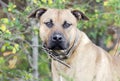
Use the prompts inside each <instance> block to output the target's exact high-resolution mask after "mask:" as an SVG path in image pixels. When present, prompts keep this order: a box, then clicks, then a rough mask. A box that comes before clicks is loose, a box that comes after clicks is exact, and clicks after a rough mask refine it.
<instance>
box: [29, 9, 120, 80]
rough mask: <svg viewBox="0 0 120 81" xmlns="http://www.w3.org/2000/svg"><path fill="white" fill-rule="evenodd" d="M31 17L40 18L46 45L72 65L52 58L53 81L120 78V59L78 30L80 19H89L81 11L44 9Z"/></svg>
mask: <svg viewBox="0 0 120 81" xmlns="http://www.w3.org/2000/svg"><path fill="white" fill-rule="evenodd" d="M29 17H30V18H38V19H39V20H40V37H41V39H42V41H43V43H44V46H45V48H47V49H49V50H51V51H54V52H52V53H53V55H54V56H55V57H56V58H57V57H58V59H59V60H62V61H64V62H65V63H66V64H68V65H69V66H70V68H69V67H66V66H65V65H64V64H61V63H60V62H58V61H56V60H54V59H53V60H52V63H51V65H52V76H53V81H120V58H117V57H113V56H110V55H109V54H108V53H107V52H106V51H104V50H103V49H102V48H100V47H98V46H96V45H95V44H93V43H92V42H91V41H90V40H89V38H88V37H87V36H86V34H85V33H83V32H82V31H79V29H77V21H78V20H80V19H81V20H88V18H87V17H86V16H85V15H84V14H83V13H82V12H80V11H78V10H68V9H63V10H59V9H44V8H41V9H38V10H36V11H34V12H33V13H31V14H30V15H29ZM63 51H65V52H63ZM54 53H55V54H54ZM60 55H61V56H62V57H61V56H60ZM63 56H65V57H63Z"/></svg>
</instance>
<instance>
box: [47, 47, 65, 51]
mask: <svg viewBox="0 0 120 81" xmlns="http://www.w3.org/2000/svg"><path fill="white" fill-rule="evenodd" d="M48 49H50V50H66V49H67V48H65V47H59V46H55V47H48Z"/></svg>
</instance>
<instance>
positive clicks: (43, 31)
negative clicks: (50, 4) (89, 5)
mask: <svg viewBox="0 0 120 81" xmlns="http://www.w3.org/2000/svg"><path fill="white" fill-rule="evenodd" d="M29 17H32V18H35V17H36V18H38V19H39V20H40V37H41V40H42V41H43V43H44V44H45V46H46V47H47V48H48V49H51V50H65V49H67V48H69V47H70V45H72V43H73V42H74V40H75V35H76V27H77V21H78V20H80V19H83V20H88V18H87V17H86V16H85V15H84V14H83V13H82V12H80V11H77V10H73V11H71V10H68V9H64V10H59V9H44V8H41V9H38V10H36V11H34V12H33V13H31V14H30V16H29Z"/></svg>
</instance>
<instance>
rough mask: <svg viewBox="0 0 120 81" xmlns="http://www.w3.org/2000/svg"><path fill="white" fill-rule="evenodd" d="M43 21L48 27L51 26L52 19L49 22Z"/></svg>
mask: <svg viewBox="0 0 120 81" xmlns="http://www.w3.org/2000/svg"><path fill="white" fill-rule="evenodd" d="M44 23H45V25H46V26H47V27H49V28H51V27H52V26H53V21H52V20H50V21H49V22H44Z"/></svg>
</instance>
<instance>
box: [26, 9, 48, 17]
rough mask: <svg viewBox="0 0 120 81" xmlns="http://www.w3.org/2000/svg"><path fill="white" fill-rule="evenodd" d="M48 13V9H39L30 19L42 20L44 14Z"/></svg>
mask: <svg viewBox="0 0 120 81" xmlns="http://www.w3.org/2000/svg"><path fill="white" fill-rule="evenodd" d="M46 11H47V9H45V8H40V9H37V10H35V11H33V12H32V13H31V14H30V15H29V16H28V18H38V19H39V18H40V17H41V16H42V14H43V13H45V12H46Z"/></svg>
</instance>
